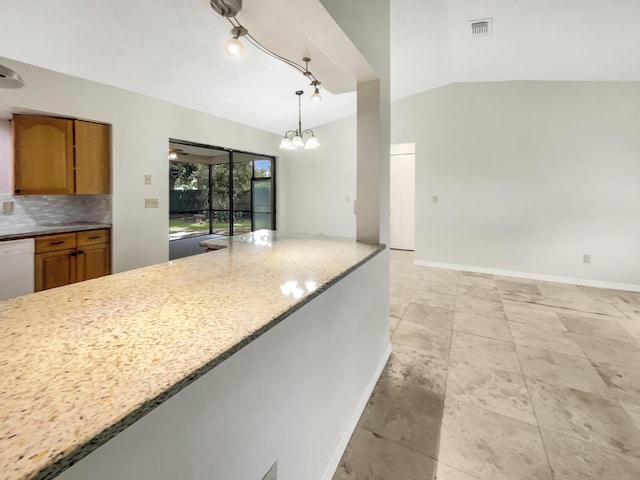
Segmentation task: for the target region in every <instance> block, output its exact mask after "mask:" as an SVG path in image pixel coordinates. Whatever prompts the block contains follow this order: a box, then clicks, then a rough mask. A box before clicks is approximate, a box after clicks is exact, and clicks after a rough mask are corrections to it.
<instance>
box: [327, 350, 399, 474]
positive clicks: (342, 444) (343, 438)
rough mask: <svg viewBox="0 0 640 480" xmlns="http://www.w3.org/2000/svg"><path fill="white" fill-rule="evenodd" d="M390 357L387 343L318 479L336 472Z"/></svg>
mask: <svg viewBox="0 0 640 480" xmlns="http://www.w3.org/2000/svg"><path fill="white" fill-rule="evenodd" d="M390 355H391V343H389V345H388V346H387V349H386V350H385V352H384V354H383V355H382V359H381V360H380V363H379V364H378V366H377V367H376V370H375V371H374V372H373V375H372V376H371V379H370V380H369V384H368V385H367V388H366V389H365V391H364V393H363V394H362V397H361V398H360V401H359V402H358V405H356V408H355V409H354V410H353V412H352V414H351V417H350V418H349V421H348V422H347V424H346V425H345V427H344V430H343V431H342V434H341V435H340V438H339V439H338V443H336V448H335V449H334V451H333V454H332V455H331V458H330V459H329V461H328V462H327V466H326V467H325V469H324V472H323V473H322V476H321V477H320V480H331V479H332V478H333V476H334V475H335V473H336V470H337V469H338V465H339V464H340V460H341V459H342V455H344V451H345V450H346V449H347V445H348V444H349V440H351V435H353V432H354V431H355V429H356V426H357V425H358V421H359V420H360V417H361V416H362V412H364V409H365V407H366V406H367V403H368V402H369V397H370V396H371V394H372V393H373V389H374V388H375V386H376V383H378V378H380V375H381V374H382V370H383V369H384V367H385V365H386V364H387V361H388V360H389V356H390Z"/></svg>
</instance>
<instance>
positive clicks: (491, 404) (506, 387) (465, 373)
mask: <svg viewBox="0 0 640 480" xmlns="http://www.w3.org/2000/svg"><path fill="white" fill-rule="evenodd" d="M449 397H451V398H453V399H455V400H457V401H460V402H465V403H470V404H472V405H475V406H477V407H482V408H486V409H487V410H491V411H492V412H495V413H500V414H502V415H506V416H508V417H511V418H515V419H516V420H521V421H523V422H527V423H530V424H532V425H537V422H536V417H535V414H534V413H533V407H532V406H531V401H530V399H529V393H528V391H527V386H526V384H525V381H524V377H522V375H520V374H518V373H512V372H507V371H504V370H492V369H488V368H476V367H474V366H472V365H469V364H466V363H458V362H455V361H453V362H451V364H450V365H449V372H448V375H447V399H449Z"/></svg>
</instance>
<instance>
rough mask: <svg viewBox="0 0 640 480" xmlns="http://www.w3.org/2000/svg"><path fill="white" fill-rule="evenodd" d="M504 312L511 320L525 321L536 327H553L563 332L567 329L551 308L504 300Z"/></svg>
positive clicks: (516, 321) (526, 323)
mask: <svg viewBox="0 0 640 480" xmlns="http://www.w3.org/2000/svg"><path fill="white" fill-rule="evenodd" d="M504 312H505V315H506V317H507V320H509V321H510V322H515V323H524V324H525V325H531V326H534V327H542V328H553V329H554V330H560V331H563V332H566V331H567V327H565V326H564V323H562V322H561V321H560V319H559V318H558V314H557V313H556V312H553V311H551V310H543V309H540V308H531V307H529V306H528V305H527V304H523V303H517V302H504Z"/></svg>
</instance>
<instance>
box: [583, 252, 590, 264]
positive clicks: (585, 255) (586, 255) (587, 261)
mask: <svg viewBox="0 0 640 480" xmlns="http://www.w3.org/2000/svg"><path fill="white" fill-rule="evenodd" d="M582 262H583V263H591V254H589V253H585V254H584V255H582Z"/></svg>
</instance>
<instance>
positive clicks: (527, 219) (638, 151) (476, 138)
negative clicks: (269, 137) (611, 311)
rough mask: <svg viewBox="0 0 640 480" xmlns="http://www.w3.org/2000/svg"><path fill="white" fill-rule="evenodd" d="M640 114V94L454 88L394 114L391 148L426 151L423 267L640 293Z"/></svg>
mask: <svg viewBox="0 0 640 480" xmlns="http://www.w3.org/2000/svg"><path fill="white" fill-rule="evenodd" d="M638 105H640V82H634V83H627V82H581V83H580V82H504V83H481V84H480V83H467V84H453V85H448V86H445V87H441V88H438V89H436V90H432V91H429V92H425V93H422V94H419V95H415V96H413V97H409V98H407V99H403V100H400V101H397V102H395V103H394V104H393V106H392V142H393V143H405V142H415V144H416V185H417V188H416V259H417V260H421V261H428V262H438V263H445V264H457V265H463V266H474V267H484V268H491V269H502V270H510V271H517V272H525V273H534V274H547V275H555V276H561V277H569V278H578V279H590V280H596V281H601V282H617V283H623V284H635V285H640V115H639V114H638ZM432 195H438V196H439V203H438V204H433V203H432ZM583 254H590V255H592V264H590V265H589V264H585V263H583Z"/></svg>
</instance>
